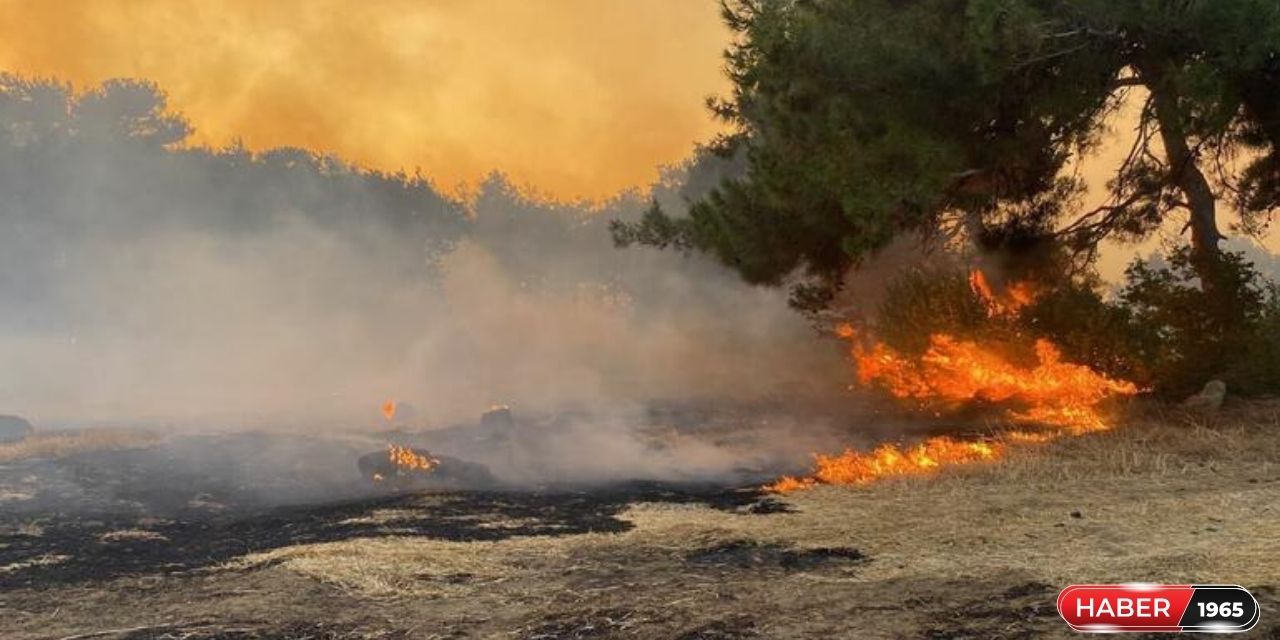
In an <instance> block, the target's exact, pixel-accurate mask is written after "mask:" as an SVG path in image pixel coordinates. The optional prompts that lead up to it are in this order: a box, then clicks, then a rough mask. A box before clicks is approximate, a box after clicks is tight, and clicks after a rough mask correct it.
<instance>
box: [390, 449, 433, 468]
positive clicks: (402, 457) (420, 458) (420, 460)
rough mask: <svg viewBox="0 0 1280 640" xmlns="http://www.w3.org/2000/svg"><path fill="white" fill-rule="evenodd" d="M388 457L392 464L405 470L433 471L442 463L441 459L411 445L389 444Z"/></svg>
mask: <svg viewBox="0 0 1280 640" xmlns="http://www.w3.org/2000/svg"><path fill="white" fill-rule="evenodd" d="M387 457H388V458H389V459H390V460H391V464H394V465H396V467H397V468H398V469H401V470H403V471H431V470H432V469H435V468H436V467H437V466H439V465H440V461H439V460H436V459H435V458H432V457H431V456H425V455H422V454H419V453H417V452H415V451H414V450H413V449H410V448H409V447H401V446H399V445H394V444H389V445H387Z"/></svg>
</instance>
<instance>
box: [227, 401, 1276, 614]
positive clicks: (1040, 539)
mask: <svg viewBox="0 0 1280 640" xmlns="http://www.w3.org/2000/svg"><path fill="white" fill-rule="evenodd" d="M1278 460H1280V410H1277V408H1276V407H1251V408H1248V409H1239V410H1236V411H1234V412H1229V413H1224V414H1222V415H1220V416H1218V417H1216V418H1213V419H1205V418H1196V417H1193V416H1190V415H1187V414H1183V413H1167V414H1157V415H1149V416H1145V417H1141V418H1136V419H1133V420H1131V421H1130V423H1129V424H1128V425H1126V426H1125V427H1123V428H1121V429H1118V430H1116V431H1113V432H1110V433H1103V434H1095V435H1092V436H1087V437H1082V438H1078V439H1070V440H1064V441H1059V442H1055V443H1052V444H1045V445H1025V446H1021V447H1018V448H1015V449H1014V450H1013V451H1011V452H1010V455H1009V456H1008V457H1007V458H1006V459H1004V460H1002V461H1000V462H997V463H992V464H985V465H978V466H974V467H968V468H961V469H955V470H952V471H950V472H947V473H945V474H943V475H939V476H935V477H925V478H904V479H899V480H892V481H886V482H883V483H880V484H876V485H872V486H868V487H858V488H850V487H820V488H817V489H814V490H811V491H806V492H799V493H795V494H788V495H786V496H784V497H783V498H782V499H784V500H785V501H787V502H789V503H791V504H792V505H793V506H794V507H795V509H796V511H795V512H794V513H783V514H774V515H768V516H758V515H745V514H741V513H735V512H727V511H720V510H715V509H711V508H708V507H704V506H698V505H671V504H640V505H635V506H633V507H631V508H630V509H629V510H628V511H627V512H625V514H624V516H623V517H625V518H626V519H627V520H630V521H631V522H632V523H633V524H634V525H635V526H634V528H633V529H631V530H630V531H627V532H624V533H619V534H585V535H575V536H562V537H530V538H514V539H509V540H504V541H501V542H444V541H438V540H428V539H422V538H412V537H404V538H383V539H378V540H351V541H345V542H336V543H327V544H316V545H306V546H299V547H292V548H287V549H279V550H276V551H272V552H270V553H266V554H260V555H254V556H249V557H246V558H244V559H242V560H240V561H238V562H237V563H236V564H235V565H234V566H235V567H237V568H246V567H254V566H268V565H270V566H280V567H283V568H285V569H286V570H289V571H293V572H297V573H301V574H303V575H306V576H310V577H312V578H314V579H317V580H320V581H322V582H326V583H329V584H334V585H339V586H341V587H343V588H344V589H347V590H349V591H351V592H353V593H357V594H362V595H365V596H369V597H374V598H397V597H406V596H412V597H428V598H433V599H436V600H437V601H440V602H448V603H449V606H453V607H458V608H460V609H461V610H462V611H463V612H464V613H459V614H458V615H477V616H491V617H492V612H494V611H502V612H503V614H502V615H504V616H508V617H509V619H508V620H507V621H506V623H505V624H514V623H515V622H519V621H521V620H528V619H531V618H530V616H532V617H533V618H535V619H545V618H546V617H547V616H555V615H560V614H564V615H569V613H565V612H574V611H580V610H582V608H583V607H588V606H590V607H595V608H599V607H604V606H607V605H610V604H611V603H612V604H616V605H618V606H620V607H624V608H625V609H626V610H628V611H638V612H639V613H637V614H636V615H639V616H641V618H644V615H646V614H645V612H646V611H648V612H651V615H652V619H651V620H650V622H651V623H654V624H656V622H654V621H656V620H659V619H662V620H666V619H667V618H670V619H671V620H679V619H681V616H684V619H685V620H702V619H706V618H707V616H709V615H711V614H712V613H713V612H716V611H720V612H721V613H725V614H726V615H727V614H728V613H732V612H738V611H741V610H742V609H743V608H744V607H745V608H747V609H750V610H752V611H753V612H756V613H760V614H767V615H766V617H770V616H771V617H774V618H776V619H783V618H785V619H787V620H789V622H787V623H786V624H787V625H791V626H777V627H773V628H771V629H770V632H771V633H775V634H780V635H802V636H808V635H810V634H813V633H818V634H819V635H821V634H822V633H828V634H829V633H836V634H838V633H840V632H842V630H844V631H847V630H848V629H849V628H851V627H849V626H848V625H850V624H854V626H853V627H852V628H856V629H859V630H860V633H862V634H863V636H864V637H880V636H881V635H890V636H891V635H893V634H894V633H897V632H898V631H901V628H896V630H892V629H890V628H888V627H884V628H881V627H878V626H876V625H877V624H879V623H876V622H868V620H872V618H873V617H868V618H867V620H862V621H851V620H849V619H845V620H843V621H842V620H839V619H835V620H833V619H830V617H831V615H830V611H829V608H830V607H832V606H844V605H833V602H837V603H839V602H846V601H858V602H861V603H862V604H861V605H859V606H864V607H867V608H868V609H873V608H874V607H875V606H889V607H892V606H894V605H899V606H900V604H901V603H900V600H895V598H897V597H899V596H894V595H893V592H894V590H895V589H897V590H902V589H907V590H908V591H910V592H911V593H912V594H913V595H915V596H917V597H921V598H925V599H927V600H928V601H930V602H932V603H935V604H934V605H931V606H936V607H938V608H939V613H937V615H935V616H933V617H930V616H922V617H920V618H919V619H918V620H916V623H918V624H919V625H923V626H921V627H920V628H919V629H928V628H932V627H930V626H929V625H933V624H936V622H937V619H938V616H945V615H950V614H947V613H946V611H949V610H951V609H947V607H955V608H956V609H954V610H961V609H962V607H964V606H971V605H965V604H963V603H964V602H966V601H965V600H964V598H966V597H968V598H972V592H971V591H966V589H965V588H962V587H957V586H956V585H966V584H973V583H974V582H975V581H976V582H978V583H983V582H985V583H988V584H992V585H993V586H992V587H990V588H992V589H997V591H995V592H994V593H995V594H997V595H993V597H999V596H998V594H999V593H1000V591H999V590H1000V589H1007V588H1009V587H1012V586H1016V585H1018V584H1037V583H1044V584H1047V585H1063V584H1067V583H1072V582H1115V581H1125V582H1128V581H1153V582H1228V583H1241V584H1245V585H1246V586H1254V587H1260V586H1271V587H1275V586H1277V585H1278V584H1280V564H1277V561H1276V560H1275V554H1274V542H1275V541H1276V540H1280V512H1278V511H1277V510H1278V509H1280V467H1278V466H1277V462H1276V461H1278ZM743 541H747V542H752V543H758V544H771V545H778V546H779V548H784V549H809V548H830V547H840V548H847V547H854V548H857V549H858V550H860V551H862V552H863V553H865V554H866V555H867V556H869V557H870V558H871V561H870V562H869V563H867V564H865V565H860V566H858V567H856V568H849V569H847V570H830V571H828V570H822V571H815V572H781V571H776V570H768V568H766V569H765V570H758V571H757V570H741V571H735V572H728V573H717V574H715V575H708V574H707V572H706V570H705V568H697V567H693V568H691V567H690V566H689V563H688V562H687V558H688V557H689V554H690V553H693V552H696V551H698V550H700V549H701V550H705V549H708V548H712V547H715V546H716V545H723V544H725V543H736V542H743ZM726 592H728V593H732V594H733V598H743V599H748V600H747V601H748V602H749V603H750V604H749V605H744V604H742V603H739V604H733V603H732V602H728V601H725V600H724V597H725V594H726ZM1041 599H1043V598H1041ZM881 600H883V601H884V602H883V603H880V604H877V603H878V602H879V601H881ZM442 606H443V605H442ZM1045 606H1047V607H1050V609H1049V610H1050V611H1051V607H1052V599H1051V597H1049V599H1048V604H1046V605H1045ZM557 612H560V614H558V613H557ZM659 612H662V613H659ZM573 615H578V614H573ZM521 616H525V617H521ZM664 616H666V617H664ZM908 617H909V616H908ZM485 619H490V618H485ZM893 619H894V620H897V621H898V622H896V623H895V624H908V625H909V624H912V622H911V620H909V619H907V618H904V617H903V616H898V617H896V618H893ZM1039 620H1040V621H1039V622H1037V623H1036V624H1040V625H1051V623H1052V622H1054V621H1056V619H1052V618H1051V619H1050V620H1049V622H1045V621H1044V620H1045V619H1044V618H1043V617H1041V618H1039ZM513 621H515V622H513ZM855 622H856V624H855ZM672 624H675V623H672ZM993 624H994V623H993ZM1002 624H1003V623H1002ZM842 625H843V626H842ZM507 628H510V627H507ZM1040 628H1041V629H1048V630H1050V631H1052V630H1053V629H1055V628H1056V627H1053V626H1047V627H1046V626H1042V627H1040ZM908 635H909V634H908ZM979 635H982V634H981V633H979Z"/></svg>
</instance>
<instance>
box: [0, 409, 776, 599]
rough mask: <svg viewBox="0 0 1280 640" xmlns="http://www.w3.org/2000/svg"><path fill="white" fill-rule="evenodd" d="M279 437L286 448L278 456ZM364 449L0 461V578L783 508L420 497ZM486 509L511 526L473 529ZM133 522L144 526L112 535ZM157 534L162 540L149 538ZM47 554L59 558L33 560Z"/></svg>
mask: <svg viewBox="0 0 1280 640" xmlns="http://www.w3.org/2000/svg"><path fill="white" fill-rule="evenodd" d="M282 448H285V449H287V450H289V451H291V452H292V453H293V455H291V456H289V457H284V458H281V457H280V455H279V451H280V450H281V449H282ZM363 450H364V449H362V448H359V447H358V446H355V445H346V446H344V445H342V444H334V443H332V442H325V441H323V440H316V439H311V440H308V439H295V438H286V437H283V436H271V435H266V434H254V433H251V434H237V435H223V436H207V437H201V438H196V439H178V440H175V441H171V442H169V443H167V444H164V445H161V446H157V447H151V448H142V449H133V450H123V451H92V452H85V453H79V454H75V455H72V456H69V457H66V458H61V459H37V460H23V461H18V462H13V463H9V464H3V465H0V489H4V490H6V491H8V492H9V493H10V494H11V495H17V494H23V493H25V494H27V495H29V496H30V497H29V498H28V499H25V500H20V501H12V502H10V503H9V504H6V505H5V508H4V509H3V510H2V511H0V532H2V533H0V566H5V567H21V568H16V569H13V570H9V571H7V572H3V573H0V589H4V588H12V587H18V586H48V585H58V584H74V583H81V582H87V581H94V580H106V579H114V578H120V577H127V576H136V575H145V574H153V573H166V574H172V573H182V572H189V571H193V570H199V569H202V568H206V567H209V566H213V565H217V564H219V563H221V562H223V561H226V560H227V559H230V558H234V557H237V556H241V555H244V554H247V553H256V552H263V551H269V550H271V549H275V548H279V547H287V546H292V545H297V544H303V543H316V542H330V541H337V540H348V539H354V538H372V537H379V536H389V535H396V536H406V535H408V536H421V537H428V538H434V539H440V540H452V541H471V540H500V539H505V538H511V537H516V536H563V535H575V534H581V533H587V532H619V531H624V530H626V529H627V528H628V527H629V526H630V525H629V524H628V523H627V522H625V521H623V520H620V519H618V518H617V517H616V516H617V515H618V513H619V512H621V511H622V510H623V509H625V508H626V507H627V505H629V504H634V503H637V502H668V503H699V504H706V505H710V506H713V507H715V508H719V509H728V510H747V511H749V512H753V513H761V514H767V513H770V512H777V511H779V510H780V509H782V508H783V506H782V505H781V504H780V503H778V502H777V501H776V500H773V499H771V498H768V497H766V496H763V495H762V494H761V493H760V492H759V490H758V489H754V488H749V487H748V488H733V487H727V486H723V485H716V484H687V483H686V484H680V483H659V482H645V481H630V482H617V483H611V484H607V485H601V486H594V487H590V488H587V487H571V486H548V487H540V488H530V489H525V490H515V489H509V490H493V489H490V490H474V491H466V490H464V491H457V490H454V491H449V492H447V493H440V494H439V496H438V498H439V499H437V500H435V501H432V502H431V503H430V504H426V505H424V504H421V503H420V501H419V500H418V498H419V497H420V495H421V494H420V493H418V492H411V491H405V490H402V489H399V488H396V487H386V486H377V485H374V484H371V483H369V482H367V480H366V479H365V478H363V477H362V476H361V475H360V474H359V473H358V470H357V468H356V464H355V463H356V459H357V456H356V453H357V452H359V451H363ZM197 452H198V454H197ZM282 460H284V462H282ZM409 505H412V506H413V508H414V511H413V513H414V514H415V516H414V518H413V519H412V520H409V521H401V522H398V523H397V526H396V527H395V528H394V530H390V531H389V530H387V529H386V528H385V527H381V526H378V525H376V524H371V523H368V522H361V520H362V518H365V517H366V516H368V515H370V514H371V513H373V512H375V511H378V510H385V509H394V508H397V507H403V506H409ZM494 519H501V520H508V521H518V522H520V523H522V524H521V525H520V526H517V527H505V528H491V527H486V526H484V523H485V522H489V521H492V520H494ZM33 527H36V528H38V534H36V530H35V529H33ZM137 530H146V531H147V532H149V534H150V535H149V536H148V537H146V538H137V539H134V538H130V537H128V536H127V535H125V536H117V537H115V538H113V537H112V535H111V534H112V532H121V531H125V532H127V531H137ZM155 536H162V537H163V539H164V540H165V541H166V542H165V543H164V544H156V542H155V541H156V540H157V539H160V538H156V537H155ZM49 557H66V558H67V559H65V560H63V561H61V562H59V563H57V564H42V563H41V562H40V561H39V559H40V558H49Z"/></svg>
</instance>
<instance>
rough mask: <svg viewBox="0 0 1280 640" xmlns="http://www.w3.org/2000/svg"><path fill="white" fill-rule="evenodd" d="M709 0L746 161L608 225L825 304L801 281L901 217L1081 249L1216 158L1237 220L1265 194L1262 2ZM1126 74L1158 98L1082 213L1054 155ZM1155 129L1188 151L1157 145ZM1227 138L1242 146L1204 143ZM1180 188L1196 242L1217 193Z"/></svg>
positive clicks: (1114, 96) (1274, 48)
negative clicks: (630, 219) (719, 1)
mask: <svg viewBox="0 0 1280 640" xmlns="http://www.w3.org/2000/svg"><path fill="white" fill-rule="evenodd" d="M724 5H725V8H724V15H725V19H726V22H727V23H728V25H729V26H730V28H731V29H732V30H733V31H735V33H736V35H737V38H736V40H735V44H734V45H733V47H732V48H731V49H730V50H729V51H728V54H727V59H728V72H729V76H730V78H731V80H732V81H733V84H734V88H733V93H732V95H731V96H730V97H729V98H727V99H724V100H720V101H714V102H713V104H712V107H713V109H714V110H715V112H716V113H717V114H718V115H719V116H720V117H721V118H723V119H725V120H726V121H727V122H729V123H730V124H731V125H733V126H734V127H735V128H736V131H735V132H734V133H733V134H731V135H730V136H727V137H726V138H725V139H724V140H722V141H721V145H720V147H721V148H722V149H724V150H726V151H732V152H735V153H737V154H738V157H741V158H744V159H745V162H746V165H747V170H746V175H745V176H742V177H729V178H727V179H726V180H725V181H724V182H722V184H721V186H720V188H719V189H718V190H716V191H714V192H712V193H711V194H710V195H708V196H706V197H705V198H703V199H701V200H699V201H698V202H697V203H696V204H695V206H693V207H692V209H691V211H690V213H689V215H688V216H687V217H674V216H670V215H668V214H667V213H664V212H663V211H661V210H657V209H655V210H654V211H653V212H651V214H650V215H648V216H645V218H644V219H642V220H641V221H639V222H635V223H629V224H619V225H616V226H615V228H614V234H615V239H616V240H617V241H618V242H619V244H623V245H626V244H632V243H639V244H650V245H654V246H661V247H675V248H679V249H682V250H700V251H705V252H708V253H710V254H712V255H714V256H716V257H717V258H718V259H719V260H720V261H721V262H723V263H724V264H726V265H729V266H730V267H732V268H734V269H735V270H737V271H738V272H739V273H740V274H741V275H742V276H743V277H744V278H745V279H747V280H748V281H750V282H753V283H763V284H770V285H779V284H784V283H795V282H796V281H797V280H799V281H801V287H802V293H804V295H801V296H797V298H798V299H802V300H807V301H810V302H813V301H818V302H821V301H822V300H826V299H830V297H831V296H830V295H829V294H828V295H823V294H822V293H821V292H818V291H815V287H817V288H821V287H826V288H827V289H832V290H834V289H838V288H839V286H840V285H841V282H842V279H843V277H844V276H845V274H846V273H847V272H848V270H849V269H850V268H851V267H855V266H857V264H858V263H859V262H860V260H861V259H862V258H864V257H865V256H867V255H868V254H869V253H872V252H874V251H876V250H877V249H879V248H882V247H884V246H885V245H886V244H887V243H888V242H889V241H890V240H891V239H893V238H894V237H895V236H897V235H898V234H900V233H903V232H906V231H922V232H926V233H931V232H938V231H946V230H953V229H954V226H953V225H956V224H961V225H963V227H964V228H965V229H966V231H967V232H968V233H969V236H970V237H971V238H975V239H981V240H983V242H984V244H985V245H986V248H988V249H989V248H991V246H995V247H997V248H998V249H1000V250H1005V249H1006V248H1007V247H1006V246H1005V245H1006V243H1005V242H1004V241H1003V238H1002V237H1001V233H1002V232H1003V231H1004V230H1010V229H1021V230H1025V229H1036V230H1038V231H1039V232H1040V233H1042V234H1043V235H1045V236H1047V237H1053V238H1055V239H1057V240H1061V241H1063V243H1064V244H1065V245H1067V246H1070V247H1071V248H1072V249H1073V250H1074V251H1075V252H1076V253H1077V254H1080V255H1083V256H1085V257H1088V256H1089V255H1091V254H1092V252H1093V251H1094V249H1095V248H1096V246H1097V244H1098V243H1099V242H1100V241H1101V240H1103V239H1104V238H1106V237H1109V236H1119V237H1122V238H1125V239H1134V238H1141V237H1144V236H1146V235H1148V234H1149V233H1151V232H1152V231H1153V230H1154V229H1156V228H1157V227H1158V226H1159V225H1160V223H1161V222H1162V221H1164V220H1165V219H1166V218H1167V217H1168V215H1169V214H1170V213H1171V212H1173V211H1175V210H1178V209H1180V208H1184V207H1186V206H1187V203H1188V200H1189V199H1191V198H1189V197H1188V196H1187V194H1186V192H1187V191H1188V190H1189V189H1192V188H1193V187H1195V188H1197V189H1198V187H1199V186H1200V182H1202V181H1201V180H1200V178H1201V169H1205V170H1209V169H1210V168H1212V169H1213V176H1211V177H1212V178H1213V180H1214V181H1216V182H1217V183H1219V184H1220V186H1224V187H1229V188H1227V189H1220V190H1219V191H1221V192H1230V193H1234V194H1237V195H1238V197H1237V200H1238V203H1237V204H1239V205H1240V206H1242V207H1244V215H1245V219H1246V222H1248V223H1250V224H1254V225H1260V224H1262V223H1263V222H1265V220H1264V219H1265V218H1267V217H1268V216H1269V215H1270V212H1271V209H1272V208H1274V207H1275V206H1277V204H1280V154H1278V153H1277V143H1278V142H1280V124H1278V123H1280V82H1277V79H1280V5H1277V4H1276V3H1275V2H1274V0H1177V1H1174V0H1132V1H1126V2H1114V1H1113V0H824V1H815V0H786V1H775V0H724ZM1136 85H1142V86H1144V87H1145V88H1146V89H1148V90H1149V91H1150V92H1151V93H1152V95H1153V96H1156V97H1158V98H1159V100H1158V101H1157V102H1158V103H1159V105H1160V107H1161V108H1160V109H1155V108H1147V109H1144V110H1143V111H1142V116H1141V120H1142V126H1141V127H1140V136H1139V140H1138V144H1137V145H1136V146H1135V152H1134V153H1133V154H1132V156H1131V157H1130V160H1129V161H1128V162H1126V163H1125V164H1124V166H1123V167H1122V168H1121V169H1120V170H1119V172H1118V173H1117V174H1116V176H1115V177H1114V180H1112V181H1111V187H1112V190H1113V192H1114V193H1113V198H1112V200H1111V201H1110V203H1109V204H1107V205H1106V206H1104V207H1102V208H1099V209H1097V210H1093V211H1081V210H1080V208H1079V202H1077V199H1076V198H1074V197H1073V195H1074V194H1076V193H1078V190H1079V182H1078V180H1076V179H1075V177H1074V176H1072V175H1070V174H1069V172H1067V171H1066V170H1065V169H1066V167H1067V163H1068V162H1069V161H1070V160H1071V159H1072V158H1074V157H1077V156H1079V155H1081V154H1084V153H1087V152H1088V151H1090V150H1091V149H1093V148H1094V147H1095V146H1096V144H1097V142H1098V139H1099V137H1100V136H1101V135H1102V134H1103V133H1104V121H1105V118H1106V117H1107V116H1108V115H1110V114H1111V113H1113V112H1114V109H1115V108H1116V107H1117V105H1119V104H1120V101H1121V98H1122V96H1123V95H1124V92H1125V91H1126V87H1129V86H1136ZM1164 134H1167V135H1169V136H1172V137H1173V138H1176V139H1178V140H1181V141H1185V143H1186V145H1185V146H1186V147H1188V148H1191V149H1194V151H1195V153H1194V155H1193V156H1192V158H1193V159H1192V160H1191V161H1190V162H1186V161H1181V160H1177V159H1171V158H1170V157H1167V156H1169V155H1170V153H1171V152H1168V151H1166V150H1162V149H1161V148H1160V146H1159V144H1158V141H1160V139H1161V135H1164ZM1153 141H1155V142H1153ZM1241 151H1247V152H1248V155H1247V156H1243V157H1246V158H1248V161H1247V162H1240V163H1232V162H1222V161H1220V160H1229V159H1230V158H1231V157H1233V156H1234V155H1236V154H1238V153H1239V152H1241ZM1200 164H1203V165H1205V166H1204V167H1200V166H1198V165H1200ZM1237 167H1238V169H1237ZM1193 178H1194V180H1193ZM1193 183H1195V184H1193ZM1197 193H1198V194H1204V193H1205V190H1203V189H1199V190H1198V191H1197ZM1192 206H1193V207H1195V208H1196V209H1197V210H1198V211H1200V212H1201V213H1203V214H1204V215H1201V216H1198V217H1196V218H1195V219H1196V220H1198V221H1201V222H1202V223H1203V224H1205V225H1209V226H1206V227H1204V229H1201V228H1200V227H1197V229H1198V230H1204V231H1205V232H1204V233H1201V234H1200V237H1201V238H1202V240H1201V242H1202V244H1203V245H1204V246H1202V251H1207V252H1212V251H1213V247H1214V246H1216V245H1215V244H1214V242H1215V241H1216V231H1214V230H1212V229H1211V228H1210V227H1211V225H1212V224H1213V217H1214V215H1215V214H1214V204H1213V201H1212V199H1211V198H1210V199H1209V200H1208V201H1207V202H1206V201H1205V200H1204V199H1203V198H1201V199H1200V200H1199V201H1197V202H1194V203H1192ZM1211 262H1212V260H1202V261H1200V263H1201V264H1203V265H1206V268H1208V265H1210V264H1211Z"/></svg>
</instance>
